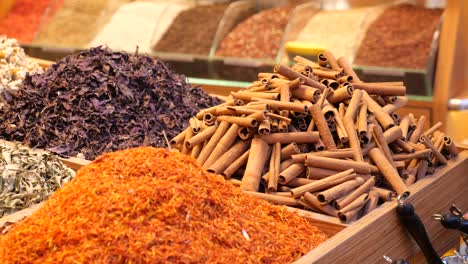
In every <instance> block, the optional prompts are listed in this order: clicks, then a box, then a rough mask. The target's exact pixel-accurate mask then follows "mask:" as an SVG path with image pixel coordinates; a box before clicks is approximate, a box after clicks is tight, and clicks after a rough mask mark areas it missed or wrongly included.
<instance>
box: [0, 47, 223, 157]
mask: <svg viewBox="0 0 468 264" xmlns="http://www.w3.org/2000/svg"><path fill="white" fill-rule="evenodd" d="M218 103H219V100H217V99H215V98H212V97H210V96H209V95H207V94H206V93H205V92H203V91H202V90H201V89H198V88H192V87H191V86H190V85H189V84H188V83H187V82H186V81H185V77H184V76H183V75H178V74H175V73H173V72H172V71H171V70H170V69H168V67H167V66H166V65H165V64H164V63H163V62H161V61H159V60H155V59H153V58H150V57H147V56H139V55H130V54H127V53H121V52H112V51H111V50H109V49H106V48H102V47H97V48H92V49H89V50H86V51H83V52H80V53H77V54H74V55H70V56H67V57H65V58H64V59H62V60H61V61H59V62H57V63H56V64H54V65H52V66H51V67H49V69H48V70H47V71H46V72H44V73H43V74H36V75H33V76H27V77H26V79H25V80H24V87H23V89H21V90H20V91H19V92H18V94H15V95H12V100H11V101H10V105H9V106H8V107H5V108H2V109H1V110H0V120H2V121H3V122H2V123H1V124H0V137H1V138H4V139H7V140H16V141H21V142H23V143H25V144H26V145H28V146H30V147H37V148H47V149H48V150H50V151H52V152H54V153H57V154H60V155H64V156H75V155H77V154H78V153H82V154H83V155H84V156H85V158H87V159H94V158H95V157H96V156H97V155H100V154H102V153H105V152H110V151H114V150H120V149H126V148H131V147H137V146H148V145H151V146H158V147H162V146H166V145H167V144H166V141H165V139H164V135H163V131H165V132H166V134H167V136H168V137H169V138H171V137H173V136H175V135H177V134H178V133H179V132H181V131H182V130H183V128H184V127H185V124H186V123H187V121H188V120H189V118H190V117H191V116H193V115H194V114H196V113H197V112H198V111H199V110H200V109H203V108H206V107H209V106H212V105H216V104H218Z"/></svg>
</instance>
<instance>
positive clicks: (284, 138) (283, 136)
mask: <svg viewBox="0 0 468 264" xmlns="http://www.w3.org/2000/svg"><path fill="white" fill-rule="evenodd" d="M260 138H261V139H262V140H264V141H265V142H267V143H268V144H273V143H277V142H279V143H281V144H290V143H293V142H295V143H299V144H300V143H314V142H317V141H318V139H319V133H318V132H289V133H272V134H268V135H262V136H260Z"/></svg>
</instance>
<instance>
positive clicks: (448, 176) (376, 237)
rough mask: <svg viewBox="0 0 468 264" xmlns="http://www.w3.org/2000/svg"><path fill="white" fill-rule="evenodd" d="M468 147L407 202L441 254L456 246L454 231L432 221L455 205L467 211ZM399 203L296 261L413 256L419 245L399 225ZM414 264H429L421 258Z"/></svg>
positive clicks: (418, 185) (377, 260) (364, 260)
mask: <svg viewBox="0 0 468 264" xmlns="http://www.w3.org/2000/svg"><path fill="white" fill-rule="evenodd" d="M467 174H468V151H463V152H461V153H460V155H459V156H458V158H457V159H455V160H451V161H449V163H448V164H447V165H446V166H445V167H443V168H441V169H439V170H438V171H437V172H436V173H435V174H434V175H432V176H427V177H425V178H424V179H421V180H420V181H418V182H416V183H415V184H414V185H412V186H411V187H409V190H410V192H411V195H410V197H409V198H408V200H407V201H408V202H410V203H412V205H413V206H414V208H415V210H416V213H417V214H418V215H419V217H420V218H421V220H422V222H423V223H424V225H425V228H426V231H427V233H428V235H429V238H430V239H431V242H432V244H433V246H434V248H435V249H436V250H437V252H438V253H439V254H441V255H442V254H443V253H444V252H446V251H447V250H448V249H450V248H451V247H453V246H455V245H457V243H458V241H459V240H458V235H457V232H456V231H453V230H447V229H445V228H443V227H442V225H441V224H440V223H439V222H437V221H435V220H433V219H432V215H433V214H435V213H447V212H448V209H449V207H450V206H451V205H452V204H455V205H457V206H458V207H459V208H460V209H461V210H462V211H463V212H466V211H468V175H467ZM396 206H397V202H396V201H393V202H387V203H385V204H383V205H382V206H380V207H378V208H377V209H375V210H374V211H372V212H371V213H369V214H368V215H366V216H364V217H363V218H361V219H359V220H358V221H356V222H354V223H352V224H350V225H349V226H348V227H347V228H345V229H343V230H342V231H341V232H339V233H337V234H336V235H335V236H333V237H332V238H330V239H329V240H327V241H325V242H324V243H323V244H321V245H320V246H318V247H317V248H315V249H313V250H311V251H310V252H309V253H308V254H306V255H305V256H303V257H302V258H300V259H299V260H297V261H296V262H295V263H347V264H352V263H359V264H365V263H369V264H375V263H386V262H385V261H384V260H383V256H384V255H387V256H389V257H391V258H392V259H400V258H405V259H408V258H411V257H412V256H415V255H417V254H418V253H419V251H420V250H419V247H418V246H417V244H416V243H415V242H414V241H413V240H412V238H411V237H410V235H409V233H408V232H406V230H404V227H403V226H402V225H401V224H400V222H399V220H398V218H397V213H396V210H395V208H396ZM413 263H425V260H424V259H421V258H418V260H416V262H413Z"/></svg>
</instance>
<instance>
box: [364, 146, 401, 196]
mask: <svg viewBox="0 0 468 264" xmlns="http://www.w3.org/2000/svg"><path fill="white" fill-rule="evenodd" d="M369 156H370V158H371V159H372V160H373V161H374V163H375V164H376V165H377V168H379V170H380V173H381V174H382V175H383V176H384V177H385V179H386V180H387V181H388V182H389V183H390V185H391V186H392V188H393V189H394V190H395V192H396V193H397V194H403V193H408V194H409V191H408V189H407V187H406V185H405V183H404V182H403V180H402V179H401V178H400V175H399V174H398V171H397V170H396V168H395V167H393V166H392V164H391V163H390V161H388V159H387V158H386V157H385V155H384V154H383V152H382V151H381V150H380V149H378V148H373V149H371V150H370V151H369Z"/></svg>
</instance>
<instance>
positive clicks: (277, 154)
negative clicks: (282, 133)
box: [267, 143, 281, 192]
mask: <svg viewBox="0 0 468 264" xmlns="http://www.w3.org/2000/svg"><path fill="white" fill-rule="evenodd" d="M280 164H281V143H275V144H274V145H273V150H272V151H271V158H270V171H269V173H270V174H269V176H268V187H267V190H268V192H276V190H277V188H278V181H279V174H280Z"/></svg>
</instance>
